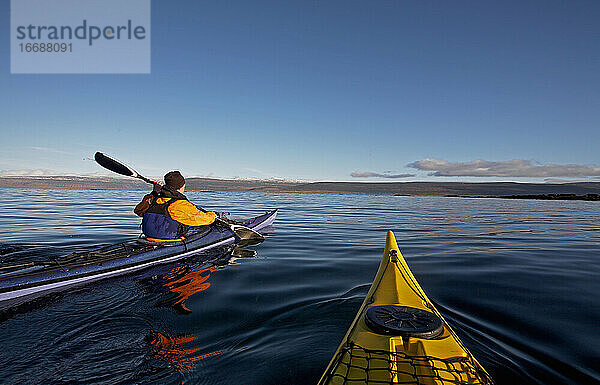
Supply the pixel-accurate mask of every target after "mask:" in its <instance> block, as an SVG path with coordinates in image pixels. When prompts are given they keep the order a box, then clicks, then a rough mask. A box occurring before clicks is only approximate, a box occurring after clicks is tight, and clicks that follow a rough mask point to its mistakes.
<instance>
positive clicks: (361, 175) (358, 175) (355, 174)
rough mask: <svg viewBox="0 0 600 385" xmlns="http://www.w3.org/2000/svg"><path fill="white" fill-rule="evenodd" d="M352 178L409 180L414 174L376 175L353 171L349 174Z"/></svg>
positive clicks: (368, 172) (375, 173)
mask: <svg viewBox="0 0 600 385" xmlns="http://www.w3.org/2000/svg"><path fill="white" fill-rule="evenodd" d="M350 176H351V177H353V178H388V179H400V178H410V177H413V176H415V174H390V173H388V172H386V173H383V174H381V173H378V172H371V171H354V172H353V173H351V174H350Z"/></svg>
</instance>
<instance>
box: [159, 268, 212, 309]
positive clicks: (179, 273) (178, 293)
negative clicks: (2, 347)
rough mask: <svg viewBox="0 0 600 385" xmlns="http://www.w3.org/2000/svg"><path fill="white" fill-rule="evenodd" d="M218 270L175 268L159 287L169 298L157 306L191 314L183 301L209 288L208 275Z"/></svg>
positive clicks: (163, 278)
mask: <svg viewBox="0 0 600 385" xmlns="http://www.w3.org/2000/svg"><path fill="white" fill-rule="evenodd" d="M218 269H219V268H218V267H216V266H211V267H208V268H205V269H202V270H197V271H194V270H192V268H190V267H189V266H175V267H173V268H172V269H171V271H169V272H168V273H167V274H165V275H164V276H163V277H162V279H161V280H162V282H161V285H162V287H163V289H166V291H167V292H168V293H170V294H172V295H171V296H170V298H167V299H164V300H161V301H160V302H158V303H157V305H158V306H165V307H168V306H170V307H172V308H174V309H175V310H177V311H178V312H180V313H183V314H187V313H191V310H190V309H188V308H187V307H186V306H185V301H186V300H187V299H188V298H189V297H191V296H192V295H194V294H196V293H199V292H201V291H204V290H206V289H208V288H209V287H210V282H208V279H209V278H210V274H211V273H212V272H214V271H217V270H218Z"/></svg>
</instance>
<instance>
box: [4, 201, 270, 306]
mask: <svg viewBox="0 0 600 385" xmlns="http://www.w3.org/2000/svg"><path fill="white" fill-rule="evenodd" d="M276 215H277V210H273V211H270V212H267V213H265V214H263V215H259V216H257V217H255V218H251V219H248V220H245V221H242V222H240V224H241V225H243V226H247V227H249V228H251V229H253V230H255V231H259V230H262V229H264V228H266V227H268V226H270V225H271V224H273V222H274V220H275V217H276ZM237 241H238V239H237V238H236V236H235V234H234V233H233V232H232V231H231V230H230V229H229V228H228V227H222V226H206V227H203V228H197V229H194V230H193V231H192V233H191V234H189V235H188V236H186V238H185V239H184V240H182V241H178V242H169V243H152V242H148V241H145V240H141V242H140V240H132V241H127V242H123V243H119V244H116V245H111V246H105V247H103V248H100V249H97V250H94V251H89V252H83V253H72V254H69V255H67V256H65V257H62V258H58V259H54V260H51V261H47V262H44V263H23V264H19V265H15V266H8V267H3V268H2V269H1V270H0V310H2V309H4V308H8V307H12V306H15V305H18V304H20V303H23V302H25V301H27V300H29V299H33V298H34V297H38V296H40V295H43V294H44V293H47V292H50V291H57V290H64V289H65V288H67V287H70V286H74V285H83V284H85V283H89V282H92V281H96V280H99V279H104V278H108V277H114V276H118V275H123V274H127V273H132V272H136V271H140V270H143V269H147V268H149V267H152V266H156V265H159V264H165V263H172V262H175V261H178V260H181V259H184V258H188V257H191V256H194V255H198V254H199V253H202V252H205V251H208V250H211V249H214V248H216V247H220V246H225V245H229V244H233V243H235V242H237Z"/></svg>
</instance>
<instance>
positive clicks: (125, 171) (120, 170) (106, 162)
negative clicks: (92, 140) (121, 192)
mask: <svg viewBox="0 0 600 385" xmlns="http://www.w3.org/2000/svg"><path fill="white" fill-rule="evenodd" d="M94 159H96V162H98V164H99V165H100V166H102V167H104V168H106V169H108V170H110V171H113V172H116V173H117V174H121V175H125V176H136V174H137V173H136V172H135V171H133V170H132V169H130V168H129V167H127V166H125V165H124V164H122V163H121V162H118V161H116V160H114V159H113V158H111V157H108V156H106V155H104V154H103V153H101V152H97V153H96V155H94Z"/></svg>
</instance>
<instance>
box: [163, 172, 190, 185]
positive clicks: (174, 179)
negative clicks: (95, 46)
mask: <svg viewBox="0 0 600 385" xmlns="http://www.w3.org/2000/svg"><path fill="white" fill-rule="evenodd" d="M165 183H166V184H167V185H169V186H171V187H173V188H175V189H180V188H182V187H183V185H184V184H185V179H184V178H183V175H181V173H180V172H179V171H170V172H168V173H166V174H165Z"/></svg>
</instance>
